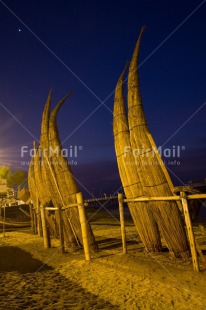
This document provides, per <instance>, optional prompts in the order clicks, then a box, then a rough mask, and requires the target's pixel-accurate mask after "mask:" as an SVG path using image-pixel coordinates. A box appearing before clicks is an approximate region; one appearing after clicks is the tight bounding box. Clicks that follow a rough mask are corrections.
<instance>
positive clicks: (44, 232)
mask: <svg viewBox="0 0 206 310" xmlns="http://www.w3.org/2000/svg"><path fill="white" fill-rule="evenodd" d="M40 210H41V221H42V232H43V239H44V247H45V249H48V248H49V239H48V233H47V225H46V216H45V209H44V206H43V205H40Z"/></svg>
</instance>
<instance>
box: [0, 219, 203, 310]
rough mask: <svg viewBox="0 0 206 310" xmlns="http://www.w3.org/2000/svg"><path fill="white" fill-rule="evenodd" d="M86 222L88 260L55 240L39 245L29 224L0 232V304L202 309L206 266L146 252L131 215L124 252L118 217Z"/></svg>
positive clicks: (13, 306)
mask: <svg viewBox="0 0 206 310" xmlns="http://www.w3.org/2000/svg"><path fill="white" fill-rule="evenodd" d="M91 224H92V228H93V230H94V234H95V237H96V240H97V242H98V246H99V251H98V252H97V253H93V254H92V261H91V262H86V261H85V260H84V253H83V250H82V249H80V250H78V251H77V252H75V253H70V251H67V253H66V254H61V250H60V244H59V240H57V239H52V248H51V249H48V250H46V249H44V247H43V239H42V238H41V237H38V236H36V235H33V234H31V232H30V230H29V229H28V228H27V229H24V230H21V231H19V230H18V231H11V232H6V234H5V236H3V234H2V233H1V234H0V258H1V260H0V281H1V290H0V300H1V303H0V309H178V310H179V309H200V310H203V309H206V298H205V296H206V280H205V279H206V266H204V265H203V264H200V269H201V272H200V273H195V272H193V268H192V263H191V260H187V261H185V262H182V261H181V260H179V259H175V260H174V259H172V258H171V257H170V256H169V253H168V252H167V251H166V250H165V252H164V253H163V254H155V255H154V254H148V253H145V252H144V249H143V245H142V243H141V242H140V241H139V239H138V235H137V232H136V230H135V228H134V225H133V223H132V222H131V220H130V219H128V220H127V221H126V225H127V226H126V227H127V242H128V254H122V246H121V235H120V227H119V223H118V218H115V217H113V216H110V215H108V214H106V213H98V214H97V215H96V216H95V217H93V218H92V220H91ZM195 232H196V234H197V235H200V232H199V230H198V227H197V228H195ZM204 244H205V243H204ZM204 244H203V246H202V247H203V248H205V249H206V246H205V245H204Z"/></svg>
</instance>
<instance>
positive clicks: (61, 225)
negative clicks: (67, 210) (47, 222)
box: [57, 205, 65, 254]
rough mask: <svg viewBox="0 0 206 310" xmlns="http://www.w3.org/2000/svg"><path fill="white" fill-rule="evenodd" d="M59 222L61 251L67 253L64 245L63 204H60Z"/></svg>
mask: <svg viewBox="0 0 206 310" xmlns="http://www.w3.org/2000/svg"><path fill="white" fill-rule="evenodd" d="M57 212H58V220H59V221H58V222H59V223H58V224H59V238H60V245H61V252H62V254H64V253H65V247H64V230H63V219H62V206H61V205H58V210H57Z"/></svg>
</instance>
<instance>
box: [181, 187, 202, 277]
mask: <svg viewBox="0 0 206 310" xmlns="http://www.w3.org/2000/svg"><path fill="white" fill-rule="evenodd" d="M180 197H181V201H182V207H183V212H184V216H185V223H186V227H187V232H188V238H189V243H190V250H191V254H192V263H193V268H194V271H196V272H199V271H200V269H199V263H198V258H197V250H196V246H195V237H194V232H193V229H192V222H191V219H190V214H189V209H188V203H187V196H186V194H185V193H184V192H181V193H180Z"/></svg>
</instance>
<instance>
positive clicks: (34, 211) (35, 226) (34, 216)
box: [33, 208, 37, 234]
mask: <svg viewBox="0 0 206 310" xmlns="http://www.w3.org/2000/svg"><path fill="white" fill-rule="evenodd" d="M33 219H34V233H35V234H37V215H36V210H35V209H34V208H33Z"/></svg>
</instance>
